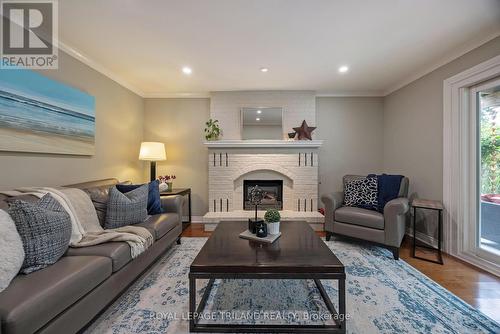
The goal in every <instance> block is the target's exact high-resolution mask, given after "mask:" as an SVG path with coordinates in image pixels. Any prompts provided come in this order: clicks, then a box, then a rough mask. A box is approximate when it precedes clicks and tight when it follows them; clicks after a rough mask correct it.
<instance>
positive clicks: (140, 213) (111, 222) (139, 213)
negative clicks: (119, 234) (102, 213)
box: [105, 184, 149, 229]
mask: <svg viewBox="0 0 500 334" xmlns="http://www.w3.org/2000/svg"><path fill="white" fill-rule="evenodd" d="M148 191H149V187H148V185H147V184H144V185H142V186H140V187H139V188H137V189H134V190H131V191H129V192H127V193H122V192H120V191H119V190H118V189H116V186H115V187H113V188H111V189H110V190H109V201H108V209H107V210H106V225H105V228H107V229H110V228H118V227H122V226H125V225H133V224H138V223H142V222H144V221H145V220H146V217H147V216H148V210H147V207H148Z"/></svg>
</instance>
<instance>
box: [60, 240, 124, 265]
mask: <svg viewBox="0 0 500 334" xmlns="http://www.w3.org/2000/svg"><path fill="white" fill-rule="evenodd" d="M66 256H104V257H108V258H110V259H111V262H112V264H113V272H116V271H118V270H120V269H121V268H122V267H123V266H124V265H126V264H127V263H129V262H130V260H132V257H131V256H130V246H129V245H128V244H127V243H126V242H106V243H104V244H100V245H95V246H89V247H70V248H68V251H67V252H66Z"/></svg>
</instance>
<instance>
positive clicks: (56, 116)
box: [0, 69, 95, 155]
mask: <svg viewBox="0 0 500 334" xmlns="http://www.w3.org/2000/svg"><path fill="white" fill-rule="evenodd" d="M94 144H95V99H94V97H93V96H91V95H89V94H87V93H84V92H82V91H80V90H78V89H75V88H72V87H70V86H68V85H65V84H63V83H60V82H58V81H55V80H52V79H49V78H47V77H45V76H43V75H41V74H39V73H36V72H33V71H31V70H26V69H7V70H0V151H11V152H36V153H55V154H72V155H93V154H94Z"/></svg>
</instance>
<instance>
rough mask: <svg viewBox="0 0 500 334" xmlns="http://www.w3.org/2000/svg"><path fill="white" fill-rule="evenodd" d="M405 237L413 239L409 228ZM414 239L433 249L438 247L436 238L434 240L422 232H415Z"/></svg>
mask: <svg viewBox="0 0 500 334" xmlns="http://www.w3.org/2000/svg"><path fill="white" fill-rule="evenodd" d="M406 235H408V236H409V237H410V238H413V230H412V229H411V228H407V229H406ZM416 239H417V240H418V241H420V242H423V243H425V244H427V245H429V246H432V247H435V248H437V246H438V240H437V239H436V238H434V237H432V236H430V235H427V234H425V233H423V232H419V231H417V233H416ZM443 252H444V251H443Z"/></svg>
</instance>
